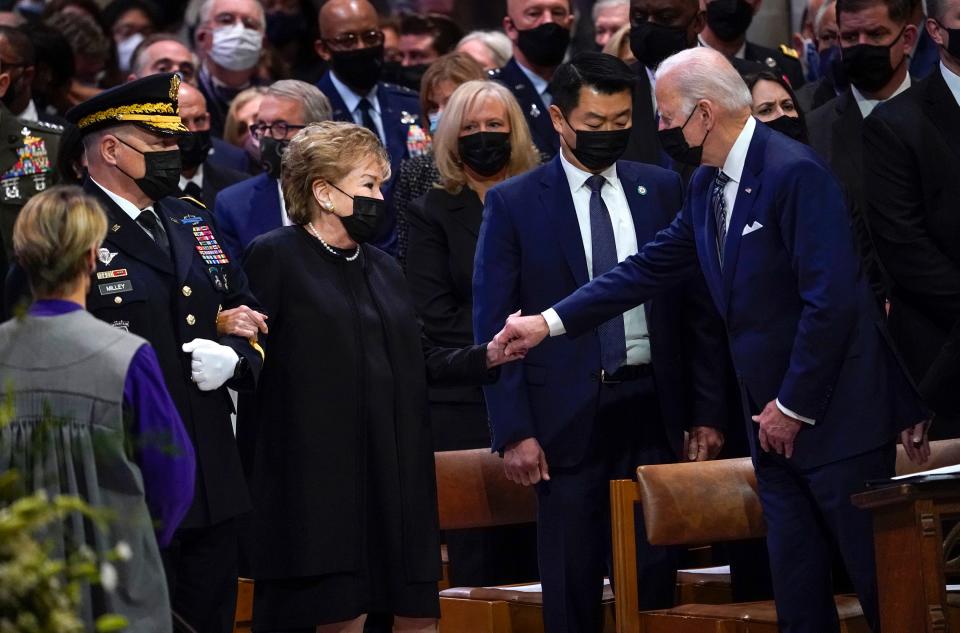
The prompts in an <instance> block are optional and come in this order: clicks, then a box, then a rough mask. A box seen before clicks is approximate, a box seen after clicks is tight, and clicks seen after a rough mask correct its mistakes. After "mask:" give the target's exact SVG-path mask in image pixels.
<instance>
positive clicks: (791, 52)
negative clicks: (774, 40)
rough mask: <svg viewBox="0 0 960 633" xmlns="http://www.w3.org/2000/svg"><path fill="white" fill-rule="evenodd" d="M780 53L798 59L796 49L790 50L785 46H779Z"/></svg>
mask: <svg viewBox="0 0 960 633" xmlns="http://www.w3.org/2000/svg"><path fill="white" fill-rule="evenodd" d="M780 52H781V53H783V54H784V55H786V56H787V57H792V58H794V59H800V53H798V52H797V49H795V48H791V47H789V46H787V45H786V44H781V45H780Z"/></svg>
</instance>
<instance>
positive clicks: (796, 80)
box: [741, 42, 804, 90]
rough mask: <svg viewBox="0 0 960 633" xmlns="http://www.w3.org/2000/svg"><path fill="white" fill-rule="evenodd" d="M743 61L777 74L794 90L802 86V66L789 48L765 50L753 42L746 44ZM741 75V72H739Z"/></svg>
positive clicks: (795, 54) (782, 46)
mask: <svg viewBox="0 0 960 633" xmlns="http://www.w3.org/2000/svg"><path fill="white" fill-rule="evenodd" d="M743 56H744V58H745V59H747V60H749V61H752V62H756V63H758V64H761V65H762V66H763V67H764V68H765V69H767V70H772V71H773V72H777V71H778V70H779V71H780V72H781V73H782V74H783V76H785V77H786V78H787V80H788V81H789V82H790V85H791V86H792V87H793V89H794V90H796V89H798V88H800V87H801V86H802V85H803V84H804V80H803V64H801V63H800V57H799V55H797V52H796V51H795V50H793V49H792V48H790V47H789V46H785V45H782V44H781V45H780V46H779V47H778V48H767V47H766V46H760V45H759V44H754V43H753V42H747V43H746V47H745V48H744V51H743ZM741 74H743V72H742V71H741Z"/></svg>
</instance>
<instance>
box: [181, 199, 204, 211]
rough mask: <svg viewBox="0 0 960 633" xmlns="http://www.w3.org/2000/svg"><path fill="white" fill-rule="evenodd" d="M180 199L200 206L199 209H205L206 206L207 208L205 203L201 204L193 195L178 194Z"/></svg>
mask: <svg viewBox="0 0 960 633" xmlns="http://www.w3.org/2000/svg"><path fill="white" fill-rule="evenodd" d="M180 199H181V200H185V201H187V202H189V203H191V204H194V205H196V206H198V207H200V208H201V209H206V208H207V205H205V204H203V203H202V202H200V201H199V200H197V199H196V198H194V197H193V196H180Z"/></svg>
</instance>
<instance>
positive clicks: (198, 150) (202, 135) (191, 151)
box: [177, 130, 213, 169]
mask: <svg viewBox="0 0 960 633" xmlns="http://www.w3.org/2000/svg"><path fill="white" fill-rule="evenodd" d="M177 145H179V146H180V162H181V163H183V167H184V169H194V168H196V167H199V166H200V165H202V164H203V161H205V160H207V155H208V154H209V153H210V148H212V147H213V141H211V140H210V130H203V131H200V132H193V133H191V134H190V136H181V137H180V138H179V139H177Z"/></svg>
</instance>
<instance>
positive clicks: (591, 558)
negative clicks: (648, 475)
mask: <svg viewBox="0 0 960 633" xmlns="http://www.w3.org/2000/svg"><path fill="white" fill-rule="evenodd" d="M598 388H599V396H598V405H597V413H596V417H595V419H594V420H584V422H583V423H584V424H592V425H593V438H592V440H591V445H590V447H589V448H588V451H587V454H586V457H585V458H584V460H583V461H582V462H581V463H580V464H578V465H577V466H575V467H571V468H555V467H551V468H550V481H544V482H541V483H540V484H537V500H538V509H537V529H538V555H539V559H540V578H541V582H542V583H543V607H544V624H545V630H546V633H598V632H599V631H601V630H602V626H603V621H602V619H603V613H602V608H601V599H602V593H603V577H604V575H607V574H609V571H610V569H612V566H611V565H610V560H611V556H610V551H611V547H610V489H609V482H610V480H611V479H625V478H633V477H634V474H635V472H636V468H637V466H638V465H641V464H659V463H665V462H672V461H676V459H675V457H674V455H673V453H672V451H671V450H670V447H669V444H668V442H667V438H666V435H665V433H664V429H663V421H662V419H661V415H660V406H659V402H658V400H657V393H656V388H655V386H654V382H653V380H652V379H651V378H641V379H639V380H632V381H628V382H623V383H620V384H616V385H599V387H598ZM547 459H548V466H549V457H548V458H547ZM677 560H678V557H677V551H676V549H674V548H665V547H652V546H650V545H649V544H648V543H647V539H646V533H645V531H644V529H643V525H642V515H641V518H640V520H639V522H638V526H637V569H638V574H639V587H640V608H641V609H656V608H663V607H669V606H671V605H672V604H673V599H674V592H675V585H676V570H677Z"/></svg>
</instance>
